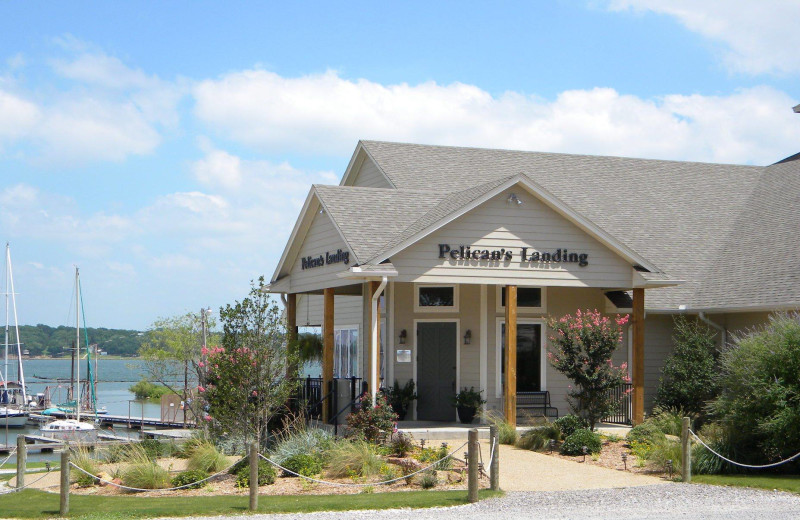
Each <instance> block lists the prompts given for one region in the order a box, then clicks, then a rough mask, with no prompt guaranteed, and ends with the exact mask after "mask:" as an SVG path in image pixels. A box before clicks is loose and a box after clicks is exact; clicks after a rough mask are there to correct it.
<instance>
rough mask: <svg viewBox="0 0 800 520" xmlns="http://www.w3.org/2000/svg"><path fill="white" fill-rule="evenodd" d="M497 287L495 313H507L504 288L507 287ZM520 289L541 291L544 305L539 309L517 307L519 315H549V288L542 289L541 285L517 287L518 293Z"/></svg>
mask: <svg viewBox="0 0 800 520" xmlns="http://www.w3.org/2000/svg"><path fill="white" fill-rule="evenodd" d="M512 285H513V284H512ZM495 287H496V289H495V311H496V312H505V311H506V306H505V305H503V287H505V285H496V286H495ZM520 289H540V290H541V294H542V305H541V306H539V307H522V306H520V305H517V312H518V313H530V314H545V313H547V287H542V286H540V285H517V291H519V290H520Z"/></svg>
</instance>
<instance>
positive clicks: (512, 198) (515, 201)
mask: <svg viewBox="0 0 800 520" xmlns="http://www.w3.org/2000/svg"><path fill="white" fill-rule="evenodd" d="M506 202H508V203H509V204H516V205H517V206H519V205H520V204H522V201H521V200H519V197H517V194H516V193H512V194H511V195H509V196H508V198H507V199H506Z"/></svg>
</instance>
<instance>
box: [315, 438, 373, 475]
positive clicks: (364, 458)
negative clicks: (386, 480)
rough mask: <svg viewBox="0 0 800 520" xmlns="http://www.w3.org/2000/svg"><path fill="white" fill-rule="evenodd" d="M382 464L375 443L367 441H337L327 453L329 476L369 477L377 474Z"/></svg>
mask: <svg viewBox="0 0 800 520" xmlns="http://www.w3.org/2000/svg"><path fill="white" fill-rule="evenodd" d="M382 465H383V461H382V460H381V458H380V456H379V455H378V453H377V451H376V449H375V445H374V444H372V443H370V442H367V441H361V440H354V441H347V440H345V441H341V442H338V443H336V444H335V445H334V447H333V448H331V450H330V452H329V455H328V475H329V476H331V477H348V476H353V475H356V476H359V477H369V476H372V475H377V474H378V472H380V470H381V466H382Z"/></svg>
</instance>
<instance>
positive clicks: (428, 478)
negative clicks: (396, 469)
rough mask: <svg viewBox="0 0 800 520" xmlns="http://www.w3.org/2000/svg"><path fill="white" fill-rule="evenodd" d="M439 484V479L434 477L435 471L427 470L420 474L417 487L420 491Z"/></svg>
mask: <svg viewBox="0 0 800 520" xmlns="http://www.w3.org/2000/svg"><path fill="white" fill-rule="evenodd" d="M438 483H439V478H438V477H437V476H436V470H428V471H425V472H423V473H422V477H420V479H419V485H420V487H422V489H433V488H434V487H436V485H437V484H438Z"/></svg>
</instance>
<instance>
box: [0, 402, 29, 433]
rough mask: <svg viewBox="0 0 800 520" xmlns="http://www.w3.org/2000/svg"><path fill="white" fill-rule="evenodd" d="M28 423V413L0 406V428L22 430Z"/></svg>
mask: <svg viewBox="0 0 800 520" xmlns="http://www.w3.org/2000/svg"><path fill="white" fill-rule="evenodd" d="M27 422H28V412H26V411H25V410H19V409H15V408H7V407H5V406H0V428H4V427H5V426H6V425H8V427H9V428H23V427H24V426H25V423H27Z"/></svg>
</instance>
